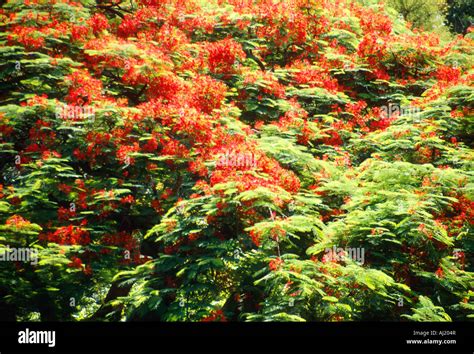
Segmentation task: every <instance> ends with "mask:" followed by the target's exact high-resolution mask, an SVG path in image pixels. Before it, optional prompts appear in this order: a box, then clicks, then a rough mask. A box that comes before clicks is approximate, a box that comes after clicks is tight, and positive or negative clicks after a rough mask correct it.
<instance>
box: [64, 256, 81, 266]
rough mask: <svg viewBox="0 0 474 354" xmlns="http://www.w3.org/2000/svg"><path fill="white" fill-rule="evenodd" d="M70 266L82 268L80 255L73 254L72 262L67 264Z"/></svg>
mask: <svg viewBox="0 0 474 354" xmlns="http://www.w3.org/2000/svg"><path fill="white" fill-rule="evenodd" d="M67 266H68V267H70V268H82V260H81V259H80V258H79V257H76V256H72V257H71V263H69V264H68V265H67Z"/></svg>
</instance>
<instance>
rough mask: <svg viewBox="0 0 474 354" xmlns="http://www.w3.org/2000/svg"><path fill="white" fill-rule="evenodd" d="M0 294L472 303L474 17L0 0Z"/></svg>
mask: <svg viewBox="0 0 474 354" xmlns="http://www.w3.org/2000/svg"><path fill="white" fill-rule="evenodd" d="M0 21H1V23H2V32H1V34H0V40H1V41H2V46H1V48H0V53H1V56H2V58H4V60H3V61H2V64H1V69H0V73H1V77H0V80H1V83H0V85H1V87H2V93H1V95H0V100H1V106H0V117H1V121H0V133H1V135H0V155H1V160H0V161H1V163H0V176H1V180H0V183H1V184H0V212H1V214H0V230H1V232H0V252H1V251H3V252H6V253H8V252H10V251H11V249H12V248H15V247H16V248H18V247H26V248H30V249H32V250H35V252H36V255H37V262H30V263H27V262H21V261H17V262H1V263H0V272H1V277H0V279H1V280H0V316H1V317H2V318H8V319H11V320H25V319H29V320H71V319H77V320H80V319H95V320H143V319H152V320H161V321H225V320H229V321H230V320H232V321H237V320H239V321H314V320H317V321H343V320H346V321H347V320H382V319H384V320H386V319H388V320H394V321H398V320H407V319H408V320H415V321H449V320H466V319H468V318H472V317H473V316H474V292H473V282H474V273H473V271H474V269H473V267H474V264H473V252H474V232H473V224H474V189H473V185H474V184H473V183H474V175H473V172H472V171H473V170H474V168H473V167H474V163H473V144H474V139H473V136H474V118H473V117H474V116H473V105H474V91H473V88H472V80H473V78H474V75H473V73H472V63H473V55H474V53H473V50H472V48H473V40H474V37H473V34H472V32H469V33H468V34H466V35H465V36H458V37H456V38H455V39H454V40H453V41H451V42H449V43H445V42H442V41H441V40H440V39H439V38H438V37H437V35H435V34H432V33H429V32H422V31H419V30H410V29H409V28H408V27H406V24H405V23H404V21H402V20H401V19H398V18H392V17H391V15H389V14H387V13H386V12H385V11H384V8H383V6H382V5H372V6H368V5H362V4H360V3H358V2H356V1H342V0H340V1H339V0H337V1H334V0H331V1H330V0H294V1H289V2H286V1H285V2H283V1H274V0H259V1H241V0H238V1H237V0H226V1H223V0H214V1H209V2H205V3H204V2H200V1H181V0H166V1H163V0H160V1H155V0H139V1H135V0H133V1H120V0H118V1H115V2H113V1H110V2H109V1H91V0H80V1H77V2H74V1H69V0H67V1H55V0H48V1H36V0H26V1H20V0H9V1H7V2H6V3H5V4H4V5H3V9H2V10H1V12H0Z"/></svg>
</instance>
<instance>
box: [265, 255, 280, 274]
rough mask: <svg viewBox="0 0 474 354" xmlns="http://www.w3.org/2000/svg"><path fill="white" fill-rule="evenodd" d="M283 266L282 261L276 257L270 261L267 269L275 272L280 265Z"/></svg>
mask: <svg viewBox="0 0 474 354" xmlns="http://www.w3.org/2000/svg"><path fill="white" fill-rule="evenodd" d="M282 264H283V260H282V259H281V258H280V257H278V258H275V259H272V260H271V261H270V263H269V264H268V267H269V268H270V270H271V271H275V270H278V269H280V267H281V265H282Z"/></svg>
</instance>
